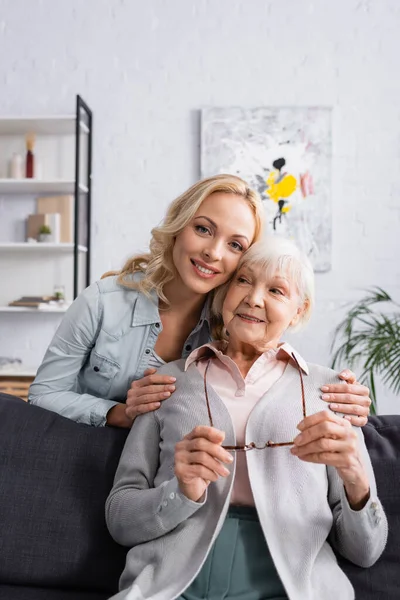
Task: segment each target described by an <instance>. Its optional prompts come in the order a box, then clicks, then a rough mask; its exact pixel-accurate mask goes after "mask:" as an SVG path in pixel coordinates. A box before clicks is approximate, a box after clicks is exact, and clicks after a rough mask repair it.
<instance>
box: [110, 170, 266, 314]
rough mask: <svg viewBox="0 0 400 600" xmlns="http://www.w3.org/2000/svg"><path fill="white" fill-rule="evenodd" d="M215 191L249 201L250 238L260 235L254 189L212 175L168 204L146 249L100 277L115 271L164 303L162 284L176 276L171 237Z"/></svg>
mask: <svg viewBox="0 0 400 600" xmlns="http://www.w3.org/2000/svg"><path fill="white" fill-rule="evenodd" d="M215 192H223V193H226V194H235V195H236V196H239V197H240V198H243V199H244V200H246V202H248V203H249V206H250V208H251V209H252V211H253V213H254V219H255V224H256V228H255V234H254V240H253V242H255V241H257V240H258V239H260V237H261V235H262V231H263V215H264V209H263V205H262V201H261V198H260V196H259V195H258V193H257V192H255V191H254V190H252V189H251V188H250V187H249V186H248V185H247V183H246V182H245V181H243V179H240V177H236V176H234V175H215V176H214V177H209V178H208V179H203V180H201V181H198V182H197V183H195V184H194V185H192V186H191V187H190V188H189V189H188V190H187V191H186V192H184V193H183V194H182V195H181V196H179V197H178V198H176V200H174V201H173V202H172V203H171V204H170V205H169V207H168V210H167V214H166V215H165V218H164V220H163V222H162V224H161V225H159V226H158V227H154V229H152V231H151V241H150V252H148V253H146V254H138V255H136V256H133V257H132V258H129V259H128V260H127V261H126V263H125V265H124V266H123V268H122V270H121V271H109V272H107V273H105V274H104V275H103V278H104V277H108V276H110V275H118V279H117V281H118V283H119V284H120V285H122V286H124V287H128V288H133V289H138V290H140V291H141V292H143V293H144V294H146V295H147V296H148V295H149V294H150V292H151V291H153V290H154V291H155V292H156V293H157V295H158V297H159V298H160V299H161V300H162V301H163V302H164V303H165V304H167V305H168V300H167V298H166V297H165V295H164V293H163V290H164V286H165V285H166V284H167V283H168V282H169V281H171V280H172V279H174V277H175V276H176V269H175V266H174V263H173V258H172V251H173V247H174V240H175V238H176V236H177V235H179V233H180V232H181V231H182V230H183V229H184V228H185V227H186V225H187V224H188V223H189V222H190V221H191V220H192V219H193V217H194V215H195V214H196V212H197V210H198V209H199V207H200V205H201V204H202V203H203V201H204V200H205V199H206V198H208V196H210V195H211V194H214V193H215ZM134 273H143V274H144V277H143V279H141V281H133V280H132V278H131V277H130V276H131V275H133V274H134Z"/></svg>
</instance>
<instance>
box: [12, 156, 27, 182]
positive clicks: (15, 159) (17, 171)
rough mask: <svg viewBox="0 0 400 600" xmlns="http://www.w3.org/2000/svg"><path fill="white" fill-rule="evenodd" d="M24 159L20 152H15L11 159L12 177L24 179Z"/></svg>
mask: <svg viewBox="0 0 400 600" xmlns="http://www.w3.org/2000/svg"><path fill="white" fill-rule="evenodd" d="M23 171H24V170H23V160H22V156H21V155H20V154H19V153H18V152H14V154H13V155H12V158H11V160H10V168H9V176H10V178H11V179H23V177H24V172H23Z"/></svg>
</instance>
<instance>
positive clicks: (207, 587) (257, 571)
mask: <svg viewBox="0 0 400 600" xmlns="http://www.w3.org/2000/svg"><path fill="white" fill-rule="evenodd" d="M200 599H202V600H205V599H206V600H287V595H286V593H285V589H284V587H283V585H282V583H281V580H280V578H279V575H278V573H277V571H276V569H275V565H274V563H273V561H272V558H271V555H270V553H269V550H268V547H267V544H266V542H265V538H264V534H263V532H262V529H261V526H260V523H259V520H258V516H257V512H256V510H255V509H254V508H251V507H247V506H246V507H245V506H236V507H232V506H231V507H230V509H229V512H228V515H227V517H226V519H225V522H224V525H223V527H222V529H221V531H220V533H219V535H218V537H217V539H216V541H215V543H214V545H213V547H212V548H211V550H210V553H209V555H208V557H207V559H206V562H205V563H204V565H203V567H202V569H201V571H200V573H199V574H198V575H197V577H196V579H195V580H194V581H193V583H192V584H191V585H190V586H189V587H188V588H187V589H186V590H185V592H184V593H183V594H182V595H181V596H180V597H179V599H178V600H200Z"/></svg>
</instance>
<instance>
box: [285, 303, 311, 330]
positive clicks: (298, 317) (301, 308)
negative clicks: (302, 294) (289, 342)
mask: <svg viewBox="0 0 400 600" xmlns="http://www.w3.org/2000/svg"><path fill="white" fill-rule="evenodd" d="M309 306H310V302H309V300H305V301H304V303H303V304H302V305H301V306H299V307H298V309H297V312H296V314H295V316H294V317H293V319H292V320H291V321H290V325H289V327H295V326H296V325H298V324H299V321H300V320H301V317H302V315H303V314H304V313H305V312H306V311H307V309H308V307H309Z"/></svg>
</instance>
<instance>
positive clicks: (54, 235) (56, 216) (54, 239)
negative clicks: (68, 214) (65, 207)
mask: <svg viewBox="0 0 400 600" xmlns="http://www.w3.org/2000/svg"><path fill="white" fill-rule="evenodd" d="M45 225H46V226H47V227H49V228H50V231H51V233H50V234H49V239H48V241H49V242H50V243H53V244H59V243H60V241H61V215H60V213H43V214H36V215H28V218H27V221H26V239H27V240H29V238H33V239H35V240H37V239H39V236H40V229H41V227H43V226H45Z"/></svg>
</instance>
